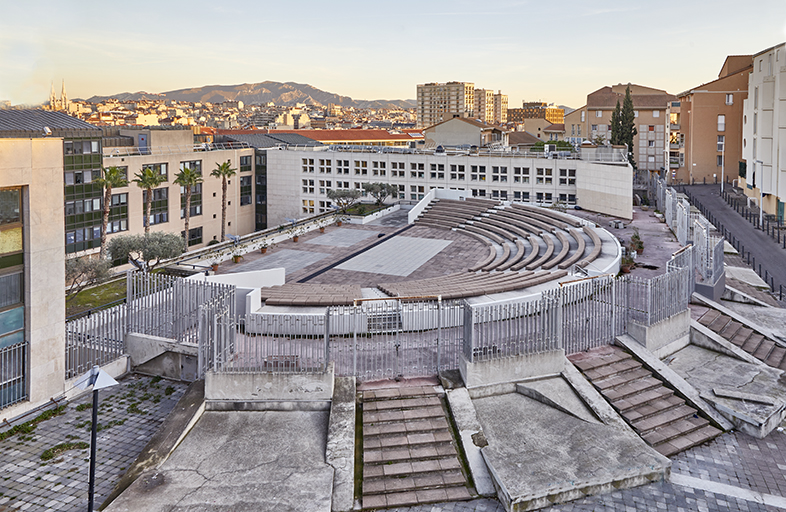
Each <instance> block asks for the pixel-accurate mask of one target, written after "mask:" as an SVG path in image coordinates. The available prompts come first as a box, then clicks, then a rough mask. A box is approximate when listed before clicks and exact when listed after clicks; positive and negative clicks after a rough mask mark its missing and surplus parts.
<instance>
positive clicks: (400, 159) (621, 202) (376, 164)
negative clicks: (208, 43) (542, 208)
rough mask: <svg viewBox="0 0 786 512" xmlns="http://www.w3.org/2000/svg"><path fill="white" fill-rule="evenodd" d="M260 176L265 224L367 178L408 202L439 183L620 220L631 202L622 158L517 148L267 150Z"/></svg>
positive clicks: (319, 205) (322, 208)
mask: <svg viewBox="0 0 786 512" xmlns="http://www.w3.org/2000/svg"><path fill="white" fill-rule="evenodd" d="M621 159H622V158H620V160H621ZM267 180H268V181H267V184H268V188H267V190H268V192H267V195H268V222H269V225H276V224H280V223H284V222H285V220H286V219H287V218H298V217H304V216H308V215H311V214H315V213H321V212H329V211H331V204H330V200H329V199H328V197H327V191H328V190H329V189H338V190H340V189H350V190H351V189H357V190H361V189H362V185H363V183H367V182H386V183H392V184H394V185H396V186H397V187H398V191H399V193H398V197H397V198H396V199H399V200H405V201H412V202H416V201H419V200H421V199H423V197H424V195H425V194H426V193H428V191H429V190H430V189H432V188H442V189H451V190H464V191H467V192H468V193H469V194H470V195H472V196H473V197H480V198H487V199H498V200H508V201H520V202H525V203H533V204H539V205H551V204H554V203H556V202H557V201H560V202H562V203H565V204H567V205H579V206H581V207H583V208H585V209H588V210H592V211H598V212H603V213H608V214H610V215H616V216H620V217H625V218H630V215H631V204H632V192H631V191H632V169H631V168H630V167H629V166H628V165H627V163H623V162H617V163H610V162H606V163H600V162H591V161H585V160H579V159H549V158H537V157H535V156H534V155H529V156H527V155H523V154H522V155H519V154H517V153H482V152H481V153H479V154H469V153H468V152H463V153H461V152H456V153H451V152H447V153H436V152H426V151H415V150H410V151H397V152H377V151H370V150H355V151H343V150H328V149H326V148H316V149H314V150H304V149H286V150H275V151H268V152H267ZM293 199H296V200H295V201H293Z"/></svg>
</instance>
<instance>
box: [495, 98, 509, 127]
mask: <svg viewBox="0 0 786 512" xmlns="http://www.w3.org/2000/svg"><path fill="white" fill-rule="evenodd" d="M494 122H495V123H496V124H503V123H507V122H508V95H507V94H502V91H499V92H497V94H495V95H494Z"/></svg>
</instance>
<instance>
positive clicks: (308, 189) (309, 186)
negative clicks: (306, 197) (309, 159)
mask: <svg viewBox="0 0 786 512" xmlns="http://www.w3.org/2000/svg"><path fill="white" fill-rule="evenodd" d="M301 181H302V183H303V193H304V194H313V193H314V180H301ZM347 188H349V187H347Z"/></svg>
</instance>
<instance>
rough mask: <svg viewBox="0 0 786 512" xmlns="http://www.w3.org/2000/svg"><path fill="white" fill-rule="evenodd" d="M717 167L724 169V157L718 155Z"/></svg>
mask: <svg viewBox="0 0 786 512" xmlns="http://www.w3.org/2000/svg"><path fill="white" fill-rule="evenodd" d="M715 165H717V166H718V167H722V166H723V155H718V156H717V161H716V162H715Z"/></svg>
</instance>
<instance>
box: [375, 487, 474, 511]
mask: <svg viewBox="0 0 786 512" xmlns="http://www.w3.org/2000/svg"><path fill="white" fill-rule="evenodd" d="M470 499H472V496H471V495H470V494H469V491H468V490H467V488H466V487H464V486H455V487H445V488H443V489H422V490H412V491H404V492H394V493H387V494H378V495H373V496H363V509H364V510H369V509H379V508H390V507H408V506H413V505H418V504H420V503H442V502H446V501H465V500H470Z"/></svg>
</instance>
